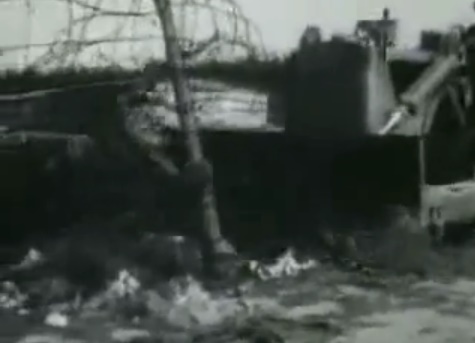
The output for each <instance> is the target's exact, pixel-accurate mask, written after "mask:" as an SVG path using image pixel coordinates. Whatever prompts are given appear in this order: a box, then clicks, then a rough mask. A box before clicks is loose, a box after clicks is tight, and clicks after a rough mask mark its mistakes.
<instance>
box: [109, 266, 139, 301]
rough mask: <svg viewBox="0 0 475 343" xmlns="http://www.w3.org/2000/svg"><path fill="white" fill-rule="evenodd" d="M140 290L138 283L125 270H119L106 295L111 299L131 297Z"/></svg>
mask: <svg viewBox="0 0 475 343" xmlns="http://www.w3.org/2000/svg"><path fill="white" fill-rule="evenodd" d="M139 289H140V282H139V281H138V280H137V279H136V278H135V277H134V276H133V275H131V274H130V273H129V272H128V271H127V270H121V271H120V272H119V275H118V277H117V279H116V280H115V281H113V282H112V283H111V284H110V286H109V288H108V290H107V294H108V295H110V296H112V297H117V298H123V297H127V296H132V295H134V294H136V293H137V291H138V290H139Z"/></svg>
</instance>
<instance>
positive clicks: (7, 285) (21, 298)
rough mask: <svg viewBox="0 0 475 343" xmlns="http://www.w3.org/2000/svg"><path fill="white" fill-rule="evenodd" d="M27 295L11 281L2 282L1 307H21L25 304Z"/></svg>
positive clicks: (0, 289)
mask: <svg viewBox="0 0 475 343" xmlns="http://www.w3.org/2000/svg"><path fill="white" fill-rule="evenodd" d="M25 300H26V296H25V295H24V294H22V293H21V292H20V290H19V289H18V287H17V286H16V285H15V284H14V283H13V282H11V281H5V282H3V283H1V284H0V308H3V309H19V308H21V307H22V306H23V303H24V302H25Z"/></svg>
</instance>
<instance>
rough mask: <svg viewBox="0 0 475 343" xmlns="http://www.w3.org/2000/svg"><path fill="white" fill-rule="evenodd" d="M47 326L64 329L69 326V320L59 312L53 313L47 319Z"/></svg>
mask: <svg viewBox="0 0 475 343" xmlns="http://www.w3.org/2000/svg"><path fill="white" fill-rule="evenodd" d="M45 324H46V325H49V326H53V327H58V328H64V327H66V326H68V324H69V318H68V317H67V316H66V315H64V314H62V313H59V312H52V313H50V314H48V315H47V316H46V318H45Z"/></svg>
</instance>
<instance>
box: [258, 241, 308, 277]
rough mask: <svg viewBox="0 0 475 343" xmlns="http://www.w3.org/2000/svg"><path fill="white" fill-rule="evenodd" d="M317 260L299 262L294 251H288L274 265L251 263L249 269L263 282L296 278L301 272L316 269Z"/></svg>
mask: <svg viewBox="0 0 475 343" xmlns="http://www.w3.org/2000/svg"><path fill="white" fill-rule="evenodd" d="M316 266H317V262H316V261H315V260H307V261H304V262H299V261H297V260H296V259H295V254H294V251H293V250H292V249H288V250H287V251H286V252H285V253H284V254H283V255H282V256H281V257H279V258H278V259H277V261H276V262H275V263H274V264H271V265H267V266H265V265H262V264H260V263H259V262H257V261H250V262H249V269H250V270H251V272H253V273H255V274H256V275H257V276H258V277H259V278H260V279H261V280H268V279H275V278H281V277H286V276H296V275H298V274H299V273H300V272H302V271H305V270H309V269H312V268H315V267H316Z"/></svg>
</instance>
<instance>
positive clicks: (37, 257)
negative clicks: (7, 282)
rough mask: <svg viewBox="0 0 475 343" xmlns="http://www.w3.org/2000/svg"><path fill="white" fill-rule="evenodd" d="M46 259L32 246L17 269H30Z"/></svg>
mask: <svg viewBox="0 0 475 343" xmlns="http://www.w3.org/2000/svg"><path fill="white" fill-rule="evenodd" d="M43 261H44V257H43V254H42V253H41V252H40V251H38V250H36V249H34V248H31V249H30V250H29V251H28V253H27V254H26V256H25V257H24V258H23V260H22V261H21V262H20V264H18V265H17V266H16V268H17V269H28V268H32V267H34V266H36V265H38V264H40V263H42V262H43Z"/></svg>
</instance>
